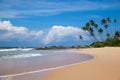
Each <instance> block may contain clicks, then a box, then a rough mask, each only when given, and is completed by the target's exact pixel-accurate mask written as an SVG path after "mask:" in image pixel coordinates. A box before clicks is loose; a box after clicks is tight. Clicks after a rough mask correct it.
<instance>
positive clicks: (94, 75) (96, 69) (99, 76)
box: [39, 47, 120, 80]
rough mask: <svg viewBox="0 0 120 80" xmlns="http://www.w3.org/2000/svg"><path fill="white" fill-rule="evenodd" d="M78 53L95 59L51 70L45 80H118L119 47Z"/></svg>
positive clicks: (119, 78) (119, 79)
mask: <svg viewBox="0 0 120 80" xmlns="http://www.w3.org/2000/svg"><path fill="white" fill-rule="evenodd" d="M80 51H82V52H84V53H88V54H90V55H94V56H96V57H97V58H96V59H95V60H92V61H90V62H87V63H83V64H77V65H73V66H69V67H66V68H61V69H57V70H53V71H51V72H49V75H48V76H47V77H46V78H45V80H120V69H119V68H120V47H104V48H86V49H80ZM39 80H40V79H39Z"/></svg>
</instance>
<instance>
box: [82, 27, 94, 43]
mask: <svg viewBox="0 0 120 80" xmlns="http://www.w3.org/2000/svg"><path fill="white" fill-rule="evenodd" d="M82 30H83V31H85V34H86V35H87V36H88V37H89V38H90V39H91V41H92V42H93V39H92V38H91V36H90V35H89V34H87V31H88V30H87V27H86V26H84V27H82Z"/></svg>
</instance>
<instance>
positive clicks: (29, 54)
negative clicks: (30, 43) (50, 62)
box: [1, 53, 43, 59]
mask: <svg viewBox="0 0 120 80" xmlns="http://www.w3.org/2000/svg"><path fill="white" fill-rule="evenodd" d="M36 56H43V54H40V53H24V54H22V53H21V54H16V55H5V56H2V57H1V58H5V59H6V58H27V57H36Z"/></svg>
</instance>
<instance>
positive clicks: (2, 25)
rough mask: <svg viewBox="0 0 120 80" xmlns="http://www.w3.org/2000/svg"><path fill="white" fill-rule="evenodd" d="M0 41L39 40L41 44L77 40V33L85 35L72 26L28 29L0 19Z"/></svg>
mask: <svg viewBox="0 0 120 80" xmlns="http://www.w3.org/2000/svg"><path fill="white" fill-rule="evenodd" d="M0 34H1V36H0V41H14V40H17V41H19V42H24V41H26V42H36V41H37V42H39V43H42V44H50V43H59V42H64V41H69V39H71V40H74V41H78V40H79V39H78V38H79V35H82V36H84V38H85V37H86V35H85V32H84V31H83V30H81V29H80V28H77V27H73V26H53V27H52V28H51V29H50V30H48V31H46V30H44V31H43V30H38V31H35V30H29V29H28V28H26V27H23V26H21V27H20V26H14V25H13V24H12V23H11V22H10V21H0Z"/></svg>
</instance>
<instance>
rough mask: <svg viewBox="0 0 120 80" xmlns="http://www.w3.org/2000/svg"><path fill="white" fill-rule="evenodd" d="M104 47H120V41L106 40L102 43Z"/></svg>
mask: <svg viewBox="0 0 120 80" xmlns="http://www.w3.org/2000/svg"><path fill="white" fill-rule="evenodd" d="M104 44H105V46H118V47H120V40H119V39H118V38H111V39H107V40H106V41H105V42H104Z"/></svg>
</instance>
